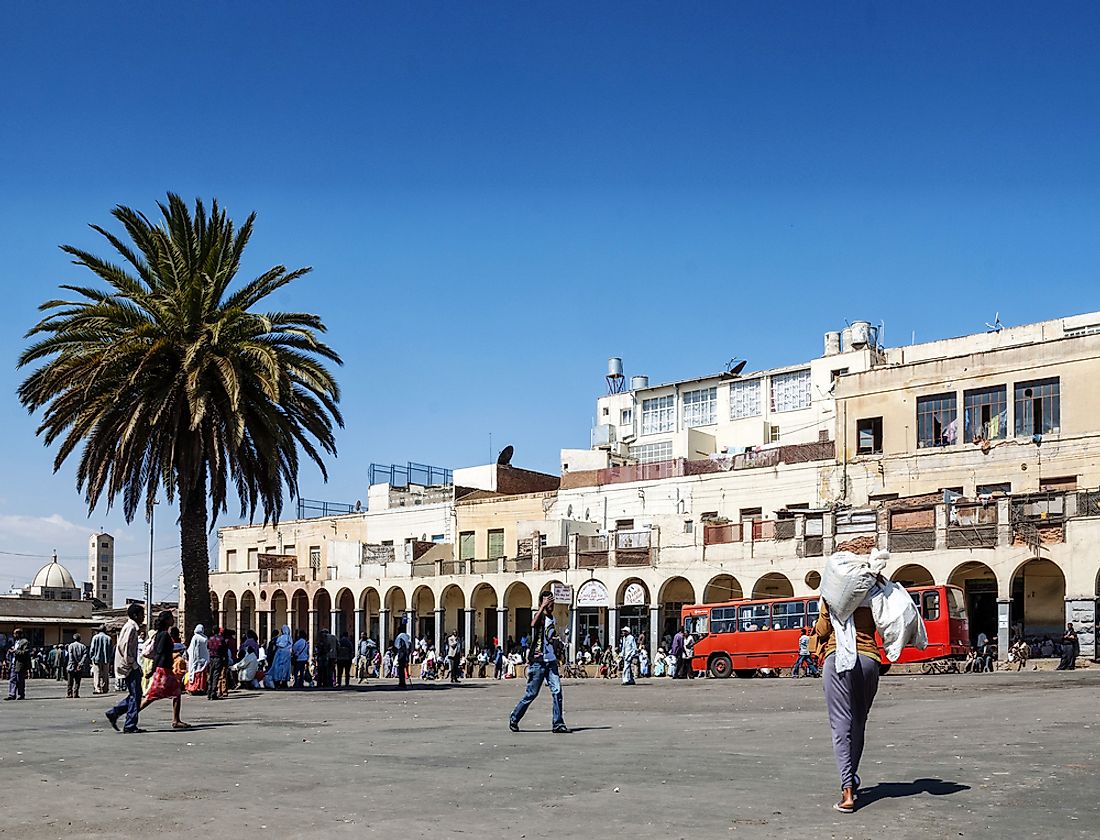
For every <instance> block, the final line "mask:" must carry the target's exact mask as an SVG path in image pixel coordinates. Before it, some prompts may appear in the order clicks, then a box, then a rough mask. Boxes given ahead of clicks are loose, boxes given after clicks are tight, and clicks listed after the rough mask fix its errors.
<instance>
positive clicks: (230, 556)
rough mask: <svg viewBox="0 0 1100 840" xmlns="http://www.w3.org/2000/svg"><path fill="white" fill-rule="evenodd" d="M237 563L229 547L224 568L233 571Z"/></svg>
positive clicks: (102, 570) (103, 569) (103, 570)
mask: <svg viewBox="0 0 1100 840" xmlns="http://www.w3.org/2000/svg"><path fill="white" fill-rule="evenodd" d="M236 565H237V552H236V550H235V549H229V550H228V551H226V552H225V570H226V571H227V572H232V571H235V569H234V568H233V567H234V566H236ZM100 571H101V572H105V571H107V569H106V568H102V569H100Z"/></svg>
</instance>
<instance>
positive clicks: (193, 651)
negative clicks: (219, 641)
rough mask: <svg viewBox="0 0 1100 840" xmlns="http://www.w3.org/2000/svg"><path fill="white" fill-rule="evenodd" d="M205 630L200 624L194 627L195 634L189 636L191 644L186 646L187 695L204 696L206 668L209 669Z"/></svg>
mask: <svg viewBox="0 0 1100 840" xmlns="http://www.w3.org/2000/svg"><path fill="white" fill-rule="evenodd" d="M209 641H210V640H209V639H208V638H207V637H206V628H205V627H203V626H202V625H201V624H196V625H195V632H194V633H192V634H191V644H189V645H188V646H187V681H186V682H187V693H188V694H206V692H207V688H208V683H207V678H208V677H209V676H210V674H209V673H207V668H209V667H210V649H209V648H208V647H207V643H208V642H209Z"/></svg>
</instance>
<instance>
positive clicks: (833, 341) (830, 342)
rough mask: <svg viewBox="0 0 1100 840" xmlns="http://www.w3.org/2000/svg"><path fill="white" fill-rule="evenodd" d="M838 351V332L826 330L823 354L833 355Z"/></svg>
mask: <svg viewBox="0 0 1100 840" xmlns="http://www.w3.org/2000/svg"><path fill="white" fill-rule="evenodd" d="M839 352H840V333H838V332H827V333H825V355H826V356H835V355H836V354H837V353H839Z"/></svg>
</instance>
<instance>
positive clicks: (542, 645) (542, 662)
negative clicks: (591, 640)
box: [508, 590, 569, 733]
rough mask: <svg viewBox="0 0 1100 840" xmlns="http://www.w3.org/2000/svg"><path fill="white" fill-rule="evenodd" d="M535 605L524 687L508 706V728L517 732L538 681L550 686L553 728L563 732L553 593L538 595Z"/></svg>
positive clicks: (563, 720) (537, 692)
mask: <svg viewBox="0 0 1100 840" xmlns="http://www.w3.org/2000/svg"><path fill="white" fill-rule="evenodd" d="M539 601H540V604H539V609H538V612H536V613H535V617H534V618H533V619H532V620H531V644H530V647H529V648H528V652H527V690H526V691H524V693H523V697H522V699H521V700H520V701H519V703H517V704H516V707H515V708H514V709H513V710H512V715H511V717H509V718H508V728H509V729H511V730H512V731H513V732H519V722H520V720H522V719H523V716H524V714H526V712H527V707H528V706H530V705H531V703H533V702H534V700H535V698H536V697H538V696H539V691H540V690H541V689H542V684H543V683H544V682H545V683H547V684H548V685H549V686H550V699H551V701H552V703H553V718H552V720H553V727H554V732H558V733H567V732H569V727H568V726H566V725H565V718H564V717H563V716H562V698H561V677H560V676H559V675H558V649H557V646H558V645H559V644H560V643H561V642H560V640H559V639H558V633H557V629H556V628H555V626H554V594H553V593H552V592H550V591H549V590H546V591H544V592H542V593H541V594H540V595H539Z"/></svg>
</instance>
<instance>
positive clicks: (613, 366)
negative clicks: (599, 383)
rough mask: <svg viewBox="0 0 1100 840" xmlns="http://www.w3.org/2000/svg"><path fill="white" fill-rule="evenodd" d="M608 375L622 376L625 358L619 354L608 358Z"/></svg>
mask: <svg viewBox="0 0 1100 840" xmlns="http://www.w3.org/2000/svg"><path fill="white" fill-rule="evenodd" d="M607 375H608V376H622V375H623V360H622V359H620V358H619V357H618V356H612V357H611V358H610V359H608V360H607Z"/></svg>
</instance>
